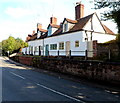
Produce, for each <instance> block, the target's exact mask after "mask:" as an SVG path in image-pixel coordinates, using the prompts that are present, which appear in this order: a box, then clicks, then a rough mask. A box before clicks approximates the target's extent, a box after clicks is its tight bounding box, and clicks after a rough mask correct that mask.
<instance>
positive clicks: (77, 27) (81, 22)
mask: <svg viewBox="0 0 120 103" xmlns="http://www.w3.org/2000/svg"><path fill="white" fill-rule="evenodd" d="M94 14H96V13H93V14H91V15H88V16H86V17H83V18H80V19H79V20H71V19H68V18H65V19H64V21H65V20H66V21H68V22H69V23H72V24H75V25H74V26H73V27H72V28H71V29H70V30H69V31H68V32H65V33H69V32H75V31H80V30H83V28H84V26H85V25H86V24H87V23H88V21H89V20H90V19H92V17H93V15H94ZM64 21H63V23H64ZM101 25H102V26H103V28H104V30H105V33H107V34H112V35H115V34H114V33H113V32H112V31H111V30H110V29H109V28H108V27H106V26H105V25H103V24H102V23H101ZM49 26H52V27H53V28H58V30H56V31H55V32H54V33H53V34H52V36H56V35H61V34H65V33H63V32H62V29H63V28H62V25H61V26H60V25H55V24H49ZM49 26H48V27H49ZM40 31H44V32H45V34H44V35H42V36H41V37H40V39H43V38H46V37H47V30H44V29H41V30H40ZM35 38H37V35H33V36H32V37H31V39H30V40H34V39H35Z"/></svg>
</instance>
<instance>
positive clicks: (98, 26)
mask: <svg viewBox="0 0 120 103" xmlns="http://www.w3.org/2000/svg"><path fill="white" fill-rule="evenodd" d="M92 26H93V30H94V31H95V32H101V33H105V30H104V28H103V26H102V24H101V22H100V20H99V19H98V17H97V15H96V14H94V15H93V18H92Z"/></svg>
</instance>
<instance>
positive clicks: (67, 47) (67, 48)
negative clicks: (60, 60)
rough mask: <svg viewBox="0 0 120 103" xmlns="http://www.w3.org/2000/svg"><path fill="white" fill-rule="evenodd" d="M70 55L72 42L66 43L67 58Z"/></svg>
mask: <svg viewBox="0 0 120 103" xmlns="http://www.w3.org/2000/svg"><path fill="white" fill-rule="evenodd" d="M69 54H70V41H67V42H66V56H69Z"/></svg>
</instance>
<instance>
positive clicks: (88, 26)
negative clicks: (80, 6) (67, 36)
mask: <svg viewBox="0 0 120 103" xmlns="http://www.w3.org/2000/svg"><path fill="white" fill-rule="evenodd" d="M91 25H92V24H91V19H90V20H89V21H88V22H87V24H86V25H85V26H84V28H83V29H84V30H90V31H91V30H92V26H91Z"/></svg>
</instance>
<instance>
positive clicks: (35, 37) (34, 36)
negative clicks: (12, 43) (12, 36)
mask: <svg viewBox="0 0 120 103" xmlns="http://www.w3.org/2000/svg"><path fill="white" fill-rule="evenodd" d="M35 39H37V33H35V34H34V35H33V36H32V37H30V39H29V40H28V41H31V40H35Z"/></svg>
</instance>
